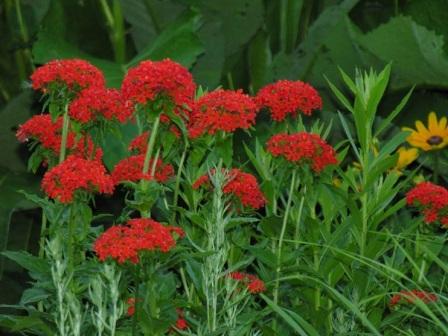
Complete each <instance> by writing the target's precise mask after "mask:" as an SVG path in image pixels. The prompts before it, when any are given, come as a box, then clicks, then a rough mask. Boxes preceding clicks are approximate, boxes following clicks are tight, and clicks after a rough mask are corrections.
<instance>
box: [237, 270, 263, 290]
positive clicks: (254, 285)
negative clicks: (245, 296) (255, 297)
mask: <svg viewBox="0 0 448 336" xmlns="http://www.w3.org/2000/svg"><path fill="white" fill-rule="evenodd" d="M229 276H230V277H231V278H232V279H234V280H236V281H239V282H241V283H243V284H244V285H245V286H246V288H247V290H248V291H249V293H251V294H257V293H261V292H264V291H265V290H266V287H265V285H264V282H263V281H262V280H260V279H259V278H258V277H256V276H255V275H253V274H247V273H242V272H232V273H230V274H229Z"/></svg>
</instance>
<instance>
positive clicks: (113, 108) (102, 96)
mask: <svg viewBox="0 0 448 336" xmlns="http://www.w3.org/2000/svg"><path fill="white" fill-rule="evenodd" d="M132 113H133V108H132V106H131V104H130V103H129V102H128V101H126V100H125V99H124V98H123V97H122V95H121V92H120V91H118V90H115V89H106V88H104V87H92V88H89V89H87V90H83V91H81V93H80V94H79V96H78V97H77V98H76V99H75V100H73V101H72V103H71V104H70V107H69V115H70V117H71V118H73V119H75V120H77V121H79V122H81V123H84V124H85V123H88V122H93V121H95V120H97V119H98V118H103V119H106V120H117V121H119V122H121V123H123V122H125V121H126V120H127V119H129V118H130V117H131V115H132Z"/></svg>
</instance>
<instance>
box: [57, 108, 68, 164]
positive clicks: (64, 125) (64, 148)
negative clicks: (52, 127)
mask: <svg viewBox="0 0 448 336" xmlns="http://www.w3.org/2000/svg"><path fill="white" fill-rule="evenodd" d="M69 125H70V117H69V115H68V103H66V104H65V106H64V117H63V120H62V139H61V148H60V151H59V163H62V162H63V161H64V160H65V154H66V151H67V136H68V127H69Z"/></svg>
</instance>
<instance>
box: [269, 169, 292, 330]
mask: <svg viewBox="0 0 448 336" xmlns="http://www.w3.org/2000/svg"><path fill="white" fill-rule="evenodd" d="M295 185H296V171H295V170H294V172H293V173H292V178H291V185H290V187H289V195H288V201H287V203H286V209H285V214H284V216H283V223H282V230H281V232H280V237H279V240H278V247H277V260H276V270H275V284H274V303H275V304H277V302H278V292H279V286H280V271H281V260H282V246H283V238H284V236H285V232H286V224H287V223H288V217H289V211H290V210H291V203H292V195H293V192H294V188H295ZM273 328H274V331H277V320H276V319H274V323H273Z"/></svg>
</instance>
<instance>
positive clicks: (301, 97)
mask: <svg viewBox="0 0 448 336" xmlns="http://www.w3.org/2000/svg"><path fill="white" fill-rule="evenodd" d="M255 102H256V103H257V105H258V108H263V107H267V108H268V109H269V110H270V112H271V117H272V119H274V120H275V121H282V120H284V119H285V118H286V116H287V115H288V114H291V115H292V116H293V117H295V116H296V114H297V110H300V111H302V112H303V113H304V114H306V115H311V113H312V111H313V110H316V109H321V108H322V99H321V97H320V96H319V93H318V92H317V91H316V89H314V88H313V87H312V86H311V85H309V84H307V83H304V82H301V81H289V80H279V81H278V82H276V83H273V84H269V85H266V86H265V87H263V88H261V89H260V91H259V92H258V94H257V96H256V98H255Z"/></svg>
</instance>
